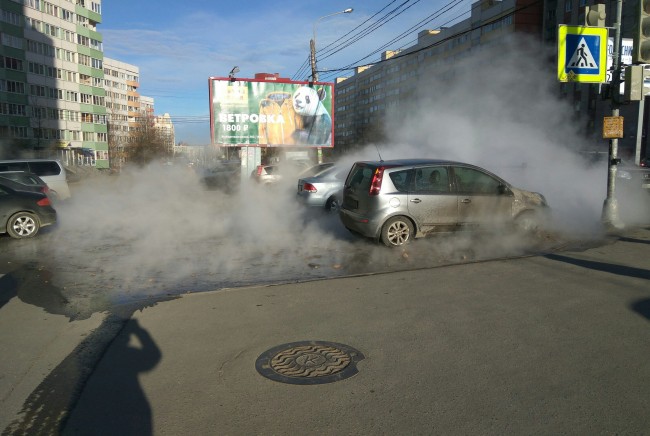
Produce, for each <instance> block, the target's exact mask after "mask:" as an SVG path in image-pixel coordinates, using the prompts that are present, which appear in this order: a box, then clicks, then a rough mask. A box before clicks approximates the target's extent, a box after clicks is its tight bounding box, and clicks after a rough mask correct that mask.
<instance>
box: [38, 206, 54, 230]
mask: <svg viewBox="0 0 650 436" xmlns="http://www.w3.org/2000/svg"><path fill="white" fill-rule="evenodd" d="M38 219H39V220H40V221H41V227H45V226H49V225H52V224H54V223H56V210H54V209H52V210H42V211H40V213H39V214H38Z"/></svg>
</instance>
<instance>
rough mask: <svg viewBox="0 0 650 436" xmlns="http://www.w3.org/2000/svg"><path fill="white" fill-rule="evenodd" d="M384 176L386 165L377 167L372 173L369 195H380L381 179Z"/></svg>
mask: <svg viewBox="0 0 650 436" xmlns="http://www.w3.org/2000/svg"><path fill="white" fill-rule="evenodd" d="M383 178H384V167H377V169H375V172H374V173H373V175H372V181H371V182H370V191H369V192H368V195H379V190H380V189H381V181H382V179H383Z"/></svg>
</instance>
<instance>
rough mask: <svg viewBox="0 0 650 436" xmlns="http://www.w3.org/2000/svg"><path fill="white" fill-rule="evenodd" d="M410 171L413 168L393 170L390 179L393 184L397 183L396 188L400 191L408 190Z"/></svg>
mask: <svg viewBox="0 0 650 436" xmlns="http://www.w3.org/2000/svg"><path fill="white" fill-rule="evenodd" d="M409 171H412V170H401V171H393V172H391V173H390V179H391V180H392V182H393V185H395V189H397V190H398V191H400V192H406V191H408V179H409V178H408V175H409Z"/></svg>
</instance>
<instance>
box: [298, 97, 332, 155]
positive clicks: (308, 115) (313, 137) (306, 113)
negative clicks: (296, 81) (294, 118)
mask: <svg viewBox="0 0 650 436" xmlns="http://www.w3.org/2000/svg"><path fill="white" fill-rule="evenodd" d="M325 97H326V91H325V89H323V88H319V89H318V90H316V89H315V88H312V87H309V86H301V87H300V88H298V89H296V91H295V92H294V93H293V109H294V111H295V112H296V114H297V115H299V116H300V117H301V118H302V128H301V129H296V131H295V132H294V133H293V137H294V140H295V143H296V144H300V145H330V144H331V139H332V138H331V136H332V117H331V116H330V114H329V112H327V108H325V106H324V105H323V100H324V99H325Z"/></svg>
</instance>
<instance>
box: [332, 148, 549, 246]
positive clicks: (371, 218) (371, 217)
mask: <svg viewBox="0 0 650 436" xmlns="http://www.w3.org/2000/svg"><path fill="white" fill-rule="evenodd" d="M548 213H549V207H548V204H547V202H546V199H545V198H544V196H543V195H542V194H539V193H536V192H529V191H524V190H522V189H518V188H515V187H513V186H512V185H510V184H509V183H507V182H506V181H504V180H503V179H501V178H500V177H498V176H496V175H494V174H492V173H491V172H489V171H487V170H485V169H483V168H480V167H477V166H475V165H471V164H466V163H461V162H452V161H446V160H433V159H403V160H387V161H364V162H356V163H355V164H354V165H353V166H352V168H351V170H350V172H349V173H348V176H347V178H346V180H345V185H344V188H343V202H342V205H341V208H340V210H339V215H340V217H341V221H342V222H343V225H344V226H345V227H346V228H347V229H348V230H350V231H352V232H353V233H358V234H360V235H362V236H366V237H370V238H373V239H376V240H381V241H382V242H383V243H384V244H385V245H387V246H389V247H394V246H400V245H403V244H406V243H408V242H410V241H411V240H412V239H414V238H419V237H422V236H425V235H427V234H429V233H434V232H451V231H458V230H478V229H480V228H486V227H490V226H492V225H495V224H496V225H503V224H504V223H505V224H512V223H515V224H517V225H518V227H520V228H522V229H524V230H526V231H530V230H534V229H537V228H538V227H539V226H540V225H541V224H542V223H543V222H544V221H543V220H544V219H546V218H547V215H548Z"/></svg>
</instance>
